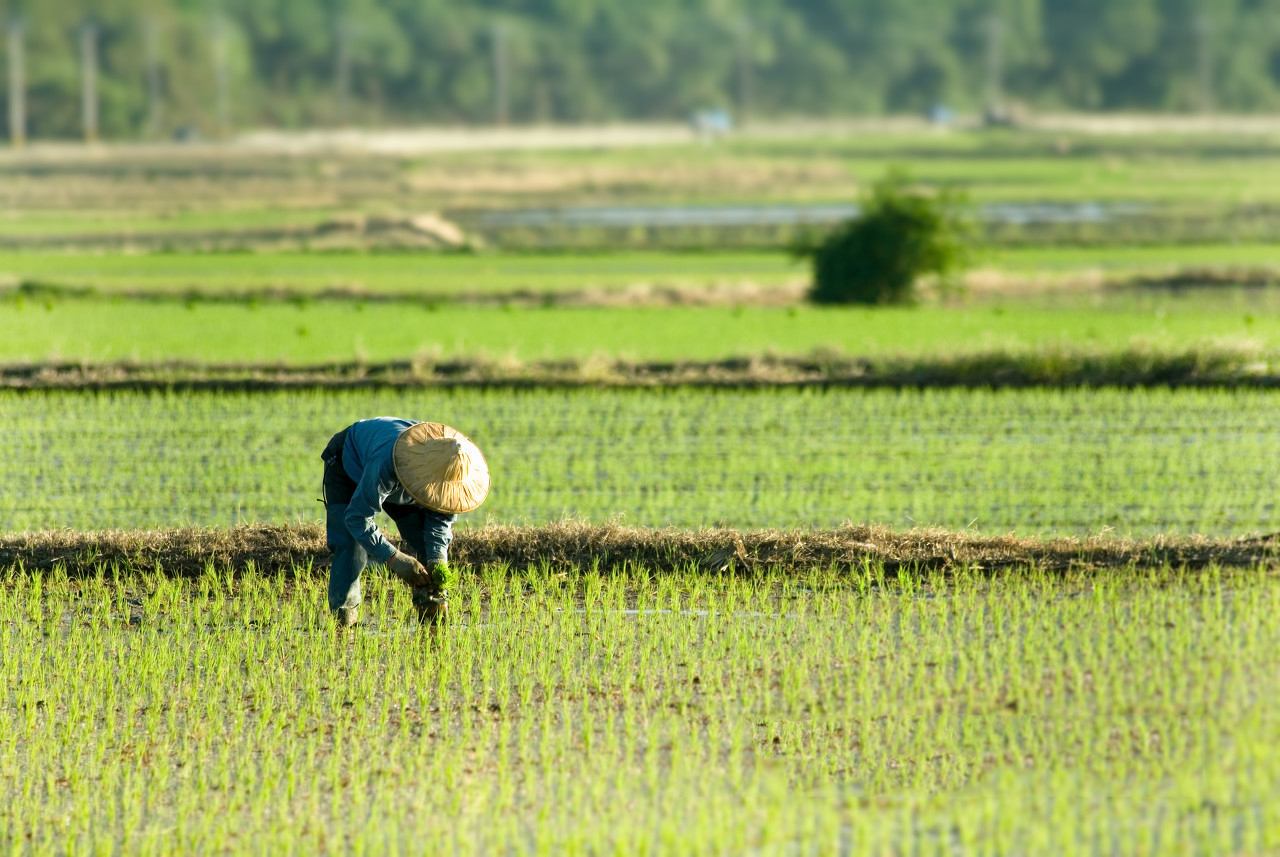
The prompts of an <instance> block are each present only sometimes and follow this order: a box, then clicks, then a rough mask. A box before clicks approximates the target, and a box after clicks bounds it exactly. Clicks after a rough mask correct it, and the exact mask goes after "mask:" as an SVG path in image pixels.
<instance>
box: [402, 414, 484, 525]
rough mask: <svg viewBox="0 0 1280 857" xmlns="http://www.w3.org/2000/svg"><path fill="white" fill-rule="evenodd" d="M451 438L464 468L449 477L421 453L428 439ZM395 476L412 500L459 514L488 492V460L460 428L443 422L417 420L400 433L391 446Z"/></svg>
mask: <svg viewBox="0 0 1280 857" xmlns="http://www.w3.org/2000/svg"><path fill="white" fill-rule="evenodd" d="M442 439H452V440H455V441H457V442H458V443H459V444H460V446H461V447H462V455H463V457H464V459H465V462H464V463H465V468H464V469H465V472H464V473H462V474H461V475H460V477H456V478H450V477H449V476H448V475H447V474H446V473H445V472H443V471H442V470H441V469H440V468H439V467H438V466H437V462H436V461H435V460H434V459H431V460H428V458H429V457H428V456H426V455H424V451H425V448H426V447H425V445H426V444H428V443H430V442H431V441H437V440H442ZM391 458H392V461H393V463H394V464H395V470H396V478H397V479H399V480H400V484H401V485H403V486H404V489H405V490H406V491H408V492H409V496H411V497H412V498H413V499H414V501H415V502H417V503H418V504H419V505H422V506H425V507H426V508H428V509H431V510H433V511H436V512H444V513H446V514H455V515H457V514H461V513H463V512H470V511H472V510H473V509H476V508H478V507H479V506H480V504H481V503H483V502H484V501H485V498H486V497H488V496H489V485H490V477H489V464H488V462H486V461H485V458H484V455H483V454H482V453H481V452H480V449H479V447H477V446H476V445H475V444H474V443H472V441H471V439H470V438H468V437H467V436H466V435H464V434H463V433H462V432H460V431H458V430H457V429H455V428H453V427H452V426H447V425H445V424H443V423H416V424H414V425H412V426H410V427H409V428H407V429H405V430H404V431H403V432H401V433H400V436H399V437H398V438H396V443H395V447H394V448H393V450H392V455H391Z"/></svg>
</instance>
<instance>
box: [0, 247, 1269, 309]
mask: <svg viewBox="0 0 1280 857" xmlns="http://www.w3.org/2000/svg"><path fill="white" fill-rule="evenodd" d="M978 259H979V264H980V265H981V266H982V268H983V269H984V270H988V271H993V272H997V273H999V274H1002V275H1005V276H1006V277H1008V278H1010V279H1012V280H1014V281H1016V280H1017V278H1018V277H1021V276H1026V277H1028V279H1029V280H1035V279H1046V278H1047V279H1048V280H1049V281H1052V279H1053V278H1054V277H1071V276H1073V275H1079V274H1083V273H1095V272H1097V273H1101V274H1102V275H1104V276H1105V275H1114V276H1122V275H1132V274H1135V273H1147V272H1149V273H1152V274H1160V273H1166V272H1168V271H1171V270H1173V269H1176V268H1218V269H1222V268H1280V249H1277V245H1274V244H1203V245H1185V244H1184V245H1167V246H1137V247H1025V248H1001V249H995V248H991V249H987V250H983V251H981V252H980V253H979V257H978ZM808 279H809V269H808V266H807V264H805V263H804V262H803V261H798V260H796V259H794V258H792V257H791V256H789V255H787V254H786V253H783V252H780V251H778V252H734V251H730V252H706V253H677V252H661V251H651V252H645V251H627V252H617V253H580V254H562V253H519V254H517V253H485V254H480V255H467V254H455V253H436V252H416V253H415V252H410V253H405V252H398V253H397V252H385V253H384V252H379V253H341V252H331V253H304V252H270V251H263V252H246V253H192V252H181V253H179V252H174V253H150V254H129V253H61V252H59V253H47V252H45V253H37V252H17V253H0V289H3V288H4V287H5V286H8V287H10V288H12V287H13V286H16V285H17V284H19V283H21V282H31V283H37V284H45V285H52V286H60V287H70V288H85V287H88V288H92V289H95V290H98V291H101V292H146V293H183V292H200V293H204V294H208V295H235V294H246V293H255V292H265V291H271V290H275V291H289V292H298V293H315V292H323V291H326V290H341V291H355V292H366V293H370V294H401V295H425V296H430V297H441V298H444V297H449V296H483V295H509V294H516V293H520V292H532V293H539V294H541V293H552V292H556V293H567V292H589V291H619V290H623V289H633V290H634V289H657V290H662V289H669V290H674V291H681V292H686V291H687V292H690V293H692V294H695V295H696V294H697V293H699V292H705V291H709V290H713V289H717V288H719V289H726V288H727V289H734V288H746V287H751V288H759V289H774V288H779V287H791V288H793V289H794V288H798V287H801V286H803V284H805V283H807V282H808ZM1012 285H1014V286H1015V287H1016V282H1015V283H1014V284H1012Z"/></svg>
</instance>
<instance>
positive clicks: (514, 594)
mask: <svg viewBox="0 0 1280 857" xmlns="http://www.w3.org/2000/svg"><path fill="white" fill-rule="evenodd" d="M1276 153H1277V149H1276V141H1275V139H1274V137H1273V136H1271V135H1269V132H1268V134H1254V135H1252V136H1250V135H1226V134H1200V135H1197V134H1182V135H1173V134H1169V135H1163V136H1158V135H1152V134H1146V135H1137V136H1123V137H1121V136H1113V137H1108V136H1103V135H1091V134H1085V133H1080V132H1052V133H1046V132H1040V131H1030V130H1017V131H1008V132H979V131H974V132H965V131H960V130H957V131H946V132H943V131H938V130H936V129H932V130H922V129H917V130H916V131H880V132H874V133H872V132H864V133H859V134H852V133H850V134H846V135H843V136H842V135H840V134H839V133H837V132H836V131H831V130H827V131H815V132H813V133H812V134H808V135H805V134H798V133H791V132H788V133H787V134H775V135H772V136H770V134H768V133H765V132H763V131H761V132H754V131H753V132H752V133H750V134H747V135H744V136H742V137H741V138H737V139H733V140H730V141H727V142H725V143H724V144H723V145H716V146H701V145H697V146H694V145H688V146H685V145H677V146H669V147H665V148H653V149H644V148H634V149H628V148H625V147H624V148H614V149H601V150H591V151H580V152H557V151H539V152H535V151H509V152H493V151H490V152H452V153H442V154H440V155H439V156H438V157H435V156H433V157H420V156H415V155H412V154H404V155H402V156H396V157H377V158H373V157H369V156H368V155H360V154H359V153H357V152H353V151H348V152H313V153H311V154H290V155H286V154H283V153H272V152H259V153H256V154H252V155H249V156H247V155H246V151H244V150H238V149H236V148H235V147H229V148H226V149H225V150H220V149H219V148H218V147H216V146H201V147H197V148H191V149H182V148H181V147H163V146H159V147H152V148H151V149H147V150H145V151H143V150H138V151H137V152H134V151H132V150H130V149H129V148H128V147H119V148H111V147H106V148H104V149H101V150H98V151H96V152H94V153H91V154H89V155H82V154H80V153H78V152H77V151H76V150H74V149H71V148H67V149H65V150H64V149H56V148H51V149H49V150H47V151H46V150H41V149H40V148H39V147H34V148H33V150H32V151H31V152H29V153H0V207H2V208H3V211H0V384H3V386H4V388H3V389H0V427H3V430H0V486H2V490H0V584H2V585H0V851H3V852H4V853H14V854H32V855H45V854H171V853H229V854H296V853H320V854H328V853H353V854H360V853H378V854H381V853H404V852H409V853H431V854H435V853H453V854H471V853H483V854H491V853H492V854H627V855H631V854H672V853H680V854H685V853H688V854H716V855H720V854H751V855H775V854H776V855H784V854H785V855H794V854H822V855H826V854H884V855H890V854H892V855H903V854H913V855H915V854H919V855H924V854H939V855H941V854H947V855H956V854H964V855H968V854H991V855H997V854H998V855H1004V854H1040V853H1053V854H1071V855H1075V854H1080V855H1131V854H1204V855H1218V854H1229V853H1238V854H1262V853H1272V852H1276V851H1280V788H1277V786H1276V783H1277V782H1280V754H1278V753H1277V751H1276V749H1275V748H1276V747H1278V746H1280V717H1277V715H1276V714H1275V711H1276V707H1275V706H1274V705H1273V704H1271V701H1272V699H1273V698H1274V697H1275V695H1276V693H1277V692H1280V687H1278V686H1277V676H1280V669H1278V667H1280V655H1277V652H1280V609H1277V608H1278V607H1280V577H1278V576H1277V572H1278V571H1280V543H1278V542H1277V534H1278V533H1280V507H1278V506H1277V499H1276V498H1277V487H1278V486H1280V457H1278V456H1277V455H1276V451H1277V449H1280V397H1278V396H1277V392H1276V391H1277V389H1280V312H1278V311H1280V298H1278V294H1280V293H1278V292H1277V287H1276V285H1275V281H1276V279H1277V275H1276V271H1277V270H1278V269H1280V256H1277V254H1276V253H1275V245H1274V243H1273V241H1274V238H1275V236H1276V235H1280V226H1277V225H1276V224H1280V218H1278V217H1276V216H1275V215H1274V211H1276V210H1280V209H1276V206H1277V205H1280V195H1277V192H1276V188H1280V182H1275V181H1271V180H1269V179H1268V176H1272V174H1275V173H1276ZM895 164H897V165H905V166H907V167H909V168H910V169H911V170H912V172H913V173H914V174H915V175H916V176H917V177H918V178H919V179H920V180H921V181H923V182H925V183H927V184H930V185H931V186H949V187H956V188H959V189H961V190H965V191H967V192H968V193H969V194H970V195H971V197H972V198H973V199H974V200H975V201H976V202H979V203H982V204H992V203H1032V204H1040V203H1051V204H1059V203H1063V204H1065V203H1070V204H1085V205H1088V204H1093V203H1106V204H1109V205H1111V204H1113V205H1116V206H1121V207H1123V206H1130V205H1132V206H1137V207H1138V208H1136V209H1135V210H1138V209H1140V210H1141V217H1139V218H1137V219H1135V220H1133V221H1132V222H1128V221H1126V222H1125V223H1123V224H1102V225H1101V226H1099V225H1098V224H1093V225H1090V226H1088V228H1083V227H1082V228H1076V227H1075V226H1070V227H1069V228H1068V227H1062V228H1058V227H1053V228H1049V229H1043V230H1040V231H1035V230H1023V231H1019V227H1011V228H1009V229H1005V230H1004V231H1002V232H999V233H998V234H997V233H995V232H992V233H990V234H988V236H987V237H988V240H989V245H988V246H986V247H984V248H981V254H980V263H981V266H982V268H981V270H979V271H977V272H975V273H974V275H973V276H972V282H971V288H970V292H969V294H968V295H967V296H964V297H959V298H952V299H946V300H944V299H940V298H938V299H935V298H933V297H927V298H926V300H925V302H924V304H923V305H922V306H918V307H914V308H900V309H888V308H875V309H839V310H836V309H830V310H829V309H819V308H816V307H813V306H810V305H807V304H805V303H804V302H803V300H802V294H803V290H804V286H805V280H806V276H807V274H806V271H805V270H804V268H803V266H802V265H799V264H797V263H796V262H795V261H794V260H793V259H792V258H791V257H790V256H788V255H787V254H786V252H784V248H783V243H784V242H782V238H784V237H785V236H783V235H782V233H780V232H779V233H770V234H769V235H764V236H763V238H762V237H761V236H762V235H763V233H761V234H760V235H757V234H755V233H751V234H742V235H737V236H732V235H729V234H728V233H725V234H720V233H713V232H706V233H705V234H704V233H699V234H698V235H694V236H692V238H691V243H690V246H694V245H696V246H697V249H698V252H687V251H686V252H674V251H673V249H672V247H671V246H666V245H665V244H664V243H663V242H664V241H666V238H669V237H670V235H667V236H666V238H664V237H662V236H657V235H656V233H652V232H646V231H644V230H636V231H635V232H634V233H631V234H627V235H612V237H610V234H606V233H605V232H600V233H598V234H597V233H592V234H590V235H587V236H586V238H582V236H578V237H573V236H565V235H559V236H554V235H553V236H551V238H552V239H554V240H555V241H559V240H561V239H564V240H565V241H566V242H568V243H567V244H561V245H557V246H545V247H541V246H539V247H538V252H531V251H530V249H529V247H530V246H537V242H538V241H542V240H544V239H547V235H540V236H539V235H533V234H532V233H530V235H520V234H516V233H514V232H511V233H507V234H498V233H484V234H479V233H477V234H476V235H474V236H472V237H473V238H475V239H476V243H475V245H474V246H471V247H469V249H466V250H465V251H458V250H457V249H456V248H455V249H454V250H442V249H441V248H440V247H438V246H434V245H432V244H431V242H430V241H428V240H427V239H426V238H423V236H422V235H418V234H410V233H411V232H412V230H409V226H412V223H411V221H410V220H409V219H407V218H410V217H411V216H415V215H417V214H418V213H421V212H426V211H433V212H442V213H444V215H446V216H448V217H451V218H454V219H455V220H456V222H457V223H461V224H463V225H464V226H466V225H468V224H473V223H479V222H481V221H482V219H483V218H482V215H484V214H485V213H487V212H495V211H497V212H501V211H507V210H517V209H524V210H528V209H535V208H552V209H554V208H556V207H559V206H566V207H567V206H584V205H585V206H591V205H598V206H608V205H716V204H755V203H760V204H779V203H803V204H808V203H817V202H824V201H842V202H844V201H849V200H851V199H853V198H855V197H856V194H857V193H858V191H859V189H860V188H862V187H864V186H865V185H866V183H867V182H868V181H871V180H874V179H875V178H877V177H878V176H879V175H881V174H883V171H884V170H885V169H886V168H888V167H889V166H892V165H895ZM1273 221H1275V222H1274V223H1273ZM379 223H380V224H383V225H382V226H377V227H376V228H375V227H374V226H372V225H370V224H379ZM353 224H354V225H353ZM387 224H390V226H387ZM406 224H408V226H406ZM468 228H470V226H468ZM406 230H409V231H406ZM548 234H549V233H548ZM579 238H582V243H584V244H590V243H591V242H593V241H594V242H599V241H605V242H606V243H607V241H609V240H614V239H617V240H618V242H619V243H618V244H617V246H598V247H594V248H593V249H591V251H590V252H585V251H584V252H575V251H571V250H570V249H569V248H568V244H572V243H573V242H574V241H578V240H579ZM659 238H661V240H659ZM569 239H572V240H569ZM721 239H723V240H724V246H719V245H718V244H717V242H719V241H720V240H721ZM766 239H767V240H766ZM547 240H550V239H547ZM507 241H509V242H510V243H509V245H507V246H504V242H507ZM406 242H408V243H406ZM414 242H417V243H416V244H415V243H414ZM646 242H648V243H650V244H652V245H653V246H648V244H647V243H646ZM762 242H763V243H762ZM770 242H772V243H770ZM553 243H554V242H553ZM681 246H683V245H681ZM228 250H234V251H235V252H226V251H228ZM213 251H217V252H213ZM729 358H733V359H729ZM628 361H630V363H628V365H629V366H630V369H628V370H627V371H629V372H631V375H628V376H627V378H629V379H630V380H626V382H625V383H615V382H616V381H617V379H618V377H620V375H619V372H621V370H620V369H618V366H619V365H621V364H622V363H627V362H628ZM690 361H702V362H703V363H702V364H700V365H701V367H702V368H701V369H700V370H699V372H701V374H695V375H689V374H681V372H682V371H683V370H682V369H681V368H680V367H681V366H684V365H685V364H687V363H689V362H690ZM788 361H789V362H788ZM450 362H452V363H453V364H457V365H458V366H462V367H464V369H466V371H463V370H462V369H458V368H457V366H455V367H454V369H447V367H446V364H449V363H450ZM739 364H741V366H740V367H739V368H741V367H745V368H741V371H739V369H734V368H733V367H734V366H738V365H739ZM810 364H812V365H810ZM378 366H382V367H384V368H385V367H387V366H390V367H399V368H398V369H396V370H395V371H396V372H398V373H399V374H395V372H391V371H390V370H388V371H387V372H385V373H383V374H379V372H380V371H381V370H379V369H378V368H377V367H378ZM566 366H567V367H569V368H568V369H564V367H566ZM815 366H816V367H817V368H816V369H815V368H814V367H815ZM830 366H839V367H843V368H840V369H839V370H838V371H839V372H845V373H846V375H848V377H845V376H839V377H837V376H836V375H834V374H831V373H833V372H836V370H835V369H831V370H830V371H828V369H829V367H830ZM877 366H879V367H884V366H888V367H890V368H891V369H892V368H893V367H898V369H902V371H900V372H899V373H898V374H897V375H893V373H892V372H889V373H888V374H885V375H883V376H882V378H881V380H884V379H888V380H887V381H886V382H885V383H884V384H880V385H878V386H877V385H863V386H858V385H856V384H854V383H852V381H856V380H857V379H858V378H859V377H863V376H865V375H866V374H867V373H869V372H873V370H875V368H876V367H877ZM440 367H446V368H440ZM466 367H470V368H466ZM521 367H524V368H521ZM530 367H532V368H530ZM557 367H559V368H557ZM779 367H782V369H780V368H779ZM787 367H790V368H789V369H788V368H787ZM805 367H808V368H805ZM823 367H828V369H824V368H823ZM903 367H906V368H905V369H903ZM940 367H941V368H940ZM948 367H950V368H948ZM957 367H959V368H957ZM287 369H289V370H292V369H297V370H298V371H294V372H293V374H289V373H288V372H286V371H285V370H287ZM783 369H786V371H785V372H784V371H783ZM273 370H279V371H277V372H276V373H275V374H273ZM562 370H563V373H568V374H563V373H562V374H561V375H557V374H556V373H557V372H562ZM908 370H909V371H908ZM943 370H945V371H943ZM895 371H896V370H895ZM449 372H453V373H454V374H452V375H450V374H449ZM732 372H738V374H736V375H735V374H731V373H732ZM787 372H789V373H790V374H787ZM806 372H807V373H808V374H805V373H806ZM824 372H827V374H825V375H824V374H823V373H824ZM948 372H950V374H947V373H948ZM131 373H132V374H131ZM219 373H222V374H219ZM467 373H470V374H467ZM726 373H730V374H726ZM850 373H852V374H850ZM859 373H862V374H861V375H859ZM855 376H856V377H855ZM566 378H567V379H568V380H567V381H566V380H565V379H566ZM450 379H453V380H450ZM459 379H460V380H459ZM557 379H559V380H557ZM833 379H834V380H833ZM841 379H842V380H841ZM851 379H852V380H851ZM455 382H456V383H455ZM384 414H390V415H398V416H406V417H412V418H415V419H425V420H436V421H441V422H446V423H449V424H451V425H454V426H456V427H458V428H459V429H461V430H462V431H463V432H465V433H466V434H468V435H469V436H471V437H472V438H473V439H474V440H475V441H476V443H477V444H478V445H479V446H480V448H481V449H483V450H484V452H485V454H486V456H487V458H488V461H489V464H490V466H491V469H492V471H493V473H494V481H493V490H492V493H491V496H490V498H489V499H488V500H487V502H486V503H485V504H484V506H482V507H481V508H480V509H479V510H478V511H476V512H473V513H471V514H469V515H464V516H462V518H461V520H460V522H459V524H458V527H459V530H460V532H459V540H458V542H455V549H456V550H455V558H457V557H463V558H468V557H469V558H470V559H468V560H467V561H466V562H461V561H459V563H458V565H459V566H460V567H459V574H460V577H461V585H460V586H459V587H458V588H457V589H456V590H455V591H454V593H453V597H452V599H451V602H450V607H449V613H448V617H447V621H445V622H443V623H441V624H438V625H434V626H430V627H424V626H421V625H419V624H418V622H417V621H416V620H415V619H413V618H411V617H412V616H413V611H412V609H411V606H410V603H409V593H408V591H407V590H406V589H405V588H403V587H402V586H400V585H399V584H397V583H396V582H395V581H394V579H393V578H392V577H391V576H390V575H389V574H388V573H387V571H386V570H385V569H383V568H381V567H378V566H374V567H371V568H370V569H368V571H367V572H366V574H365V577H364V580H363V583H364V593H365V601H364V603H363V604H362V605H361V608H360V620H361V621H360V624H359V625H357V626H356V627H355V628H354V629H339V628H338V627H336V625H335V623H334V621H333V618H332V617H331V616H330V615H329V613H328V611H327V609H326V600H325V585H326V572H327V563H328V560H329V555H328V552H327V550H325V549H324V548H323V545H322V535H321V531H320V529H319V528H318V527H317V522H318V520H319V519H320V518H321V515H322V507H321V504H320V503H319V502H317V500H318V498H319V496H320V474H321V467H320V465H321V462H320V460H319V454H320V450H321V449H322V448H323V446H324V444H325V442H326V441H327V440H328V438H329V437H330V436H331V435H332V434H333V433H335V432H337V431H338V430H340V429H342V428H344V427H345V426H347V425H349V424H350V423H351V422H353V421H355V420H357V419H362V418H365V417H370V416H375V415H384ZM381 523H382V524H383V525H384V526H387V527H389V522H388V521H385V520H383V521H381ZM101 531H110V532H101ZM1015 537H1016V538H1015ZM557 539H558V541H557ZM237 540H239V541H237ZM628 540H630V541H628ZM231 542H236V543H237V544H241V543H243V544H244V545H248V546H249V547H248V548H246V549H245V550H239V549H237V551H238V552H237V551H232V550H230V549H225V546H226V544H228V543H231ZM641 543H644V544H647V545H649V547H645V548H644V549H643V550H642V549H641V548H640V547H637V545H640V544H641ZM677 543H679V544H681V545H684V547H682V548H680V551H677V550H676V549H675V548H673V547H671V546H672V545H675V544H677ZM806 543H808V544H810V545H811V546H819V545H820V546H822V547H821V550H820V551H819V550H818V549H817V547H806ZM219 545H222V547H219ZM554 545H559V547H555V546H554ZM628 545H630V546H631V547H628ZM663 545H666V546H667V547H666V548H664V547H663ZM41 546H43V547H41ZM459 546H461V547H459ZM476 546H484V549H483V550H481V549H480V548H479V547H476ZM762 546H764V547H762ZM766 547H767V551H766V550H765V548H766ZM686 548H687V549H686ZM762 551H764V552H762ZM814 556H821V557H823V559H822V560H821V561H816V560H813V559H812V557H814ZM157 557H159V558H157ZM282 557H285V559H282Z"/></svg>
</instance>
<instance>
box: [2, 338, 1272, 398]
mask: <svg viewBox="0 0 1280 857" xmlns="http://www.w3.org/2000/svg"><path fill="white" fill-rule="evenodd" d="M797 386H803V387H862V388H872V387H888V388H908V387H909V388H926V387H934V388H942V387H968V388H973V387H1003V388H1029V387H1042V388H1053V387H1155V386H1159V387H1251V388H1258V387H1276V386H1280V353H1277V352H1276V351H1274V350H1271V349H1267V348H1264V347H1259V346H1255V345H1251V344H1248V343H1242V344H1236V345H1200V346H1190V347H1187V348H1184V349H1180V350H1173V349H1153V348H1124V349H1118V350H1103V349H1083V348H1043V349H1036V350H1023V351H1013V350H1003V349H997V350H991V351H981V352H973V353H961V354H953V355H936V356H929V355H926V356H913V355H897V356H883V357H857V356H852V355H846V354H842V353H839V352H815V353H813V354H810V355H807V356H778V355H762V356H757V357H734V358H728V359H724V360H704V361H699V360H673V361H662V362H636V361H628V360H618V359H613V358H602V357H599V356H597V357H591V358H587V359H585V360H547V361H531V362H520V361H517V360H510V359H508V360H484V359H462V360H447V361H446V360H435V359H431V358H430V356H429V355H427V356H420V357H419V358H418V359H415V360H403V361H394V362H387V363H366V362H352V363H333V364H320V365H312V366H288V365H279V364H275V365H272V364H263V365H255V364H217V363H194V362H178V361H173V362H162V363H107V364H81V363H68V362H47V363H32V364H12V365H8V366H0V389H4V388H8V389H14V390H42V389H59V390H90V391H106V390H212V391H232V390H234V391H255V390H287V389H316V388H326V389H356V388H363V389H377V388H390V389H409V388H421V387H474V388H511V389H516V388H519V389H526V388H534V387H548V388H564V387H620V388H647V387H705V388H744V387H797Z"/></svg>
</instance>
